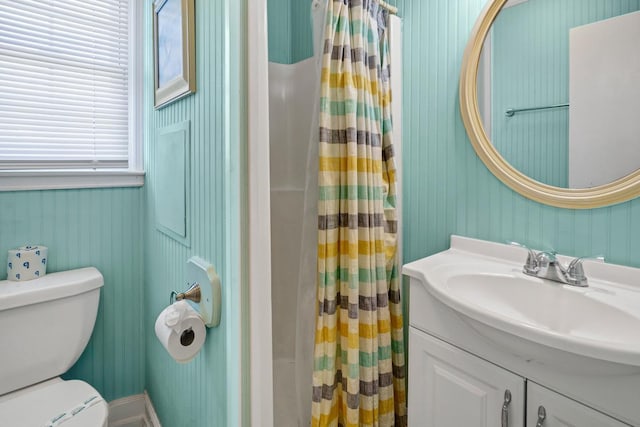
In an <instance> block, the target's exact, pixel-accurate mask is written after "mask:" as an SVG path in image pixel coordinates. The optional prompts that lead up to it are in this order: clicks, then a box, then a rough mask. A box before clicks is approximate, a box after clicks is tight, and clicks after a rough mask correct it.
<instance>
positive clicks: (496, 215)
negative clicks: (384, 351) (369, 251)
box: [398, 0, 640, 267]
mask: <svg viewBox="0 0 640 427" xmlns="http://www.w3.org/2000/svg"><path fill="white" fill-rule="evenodd" d="M398 4H399V6H400V8H401V15H402V17H403V19H404V72H403V79H404V93H403V97H404V105H403V108H404V122H403V130H404V149H403V153H402V157H403V164H404V172H403V176H404V189H403V191H404V193H403V194H404V218H403V220H404V229H405V231H406V235H405V239H404V251H405V252H404V253H405V260H406V261H411V260H415V259H418V258H421V257H424V256H428V255H431V254H434V253H436V252H439V251H442V250H444V249H447V248H448V247H449V236H450V235H451V234H459V235H463V236H469V237H474V238H480V239H485V240H490V241H496V242H503V241H505V240H515V241H519V242H521V243H524V244H527V245H530V246H532V247H534V248H546V247H551V248H555V249H556V250H557V251H559V252H560V253H565V254H570V255H589V254H596V253H602V254H604V255H605V256H606V257H607V259H608V261H610V262H613V263H618V264H625V265H631V266H636V267H638V266H640V199H636V200H633V201H631V202H627V203H623V204H619V205H615V206H611V207H605V208H600V209H593V210H585V211H577V210H570V209H557V208H553V207H549V206H546V205H542V204H539V203H536V202H532V201H529V200H527V199H525V198H523V197H521V196H519V195H518V194H516V193H514V192H513V191H511V190H510V189H509V188H507V187H506V186H505V185H504V184H502V183H501V182H500V181H498V180H497V179H496V178H495V177H494V176H493V175H491V173H490V172H489V171H488V169H487V168H486V167H485V166H484V164H482V162H481V161H480V160H479V159H478V157H477V156H476V154H475V152H474V151H473V148H472V147H471V144H470V142H469V139H468V138H467V135H466V132H465V129H464V126H463V124H462V121H461V119H460V110H459V106H458V77H459V73H460V63H461V60H462V54H463V51H464V48H465V44H466V42H467V39H468V37H469V34H470V32H471V28H472V26H473V24H474V22H475V20H476V18H477V17H478V15H479V13H480V10H481V9H482V7H483V6H484V4H485V1H484V0H459V1H455V2H452V1H449V0H432V1H428V2H425V1H424V0H399V1H398Z"/></svg>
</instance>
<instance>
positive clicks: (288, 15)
mask: <svg viewBox="0 0 640 427" xmlns="http://www.w3.org/2000/svg"><path fill="white" fill-rule="evenodd" d="M267 6H268V26H269V61H271V62H277V63H279V64H293V63H295V62H299V61H302V60H304V59H307V58H310V57H311V56H313V41H312V38H313V34H312V27H311V0H268V4H267Z"/></svg>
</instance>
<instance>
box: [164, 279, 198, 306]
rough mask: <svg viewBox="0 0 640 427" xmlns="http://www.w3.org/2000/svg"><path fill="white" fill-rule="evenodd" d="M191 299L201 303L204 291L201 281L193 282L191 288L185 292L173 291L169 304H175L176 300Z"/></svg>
mask: <svg viewBox="0 0 640 427" xmlns="http://www.w3.org/2000/svg"><path fill="white" fill-rule="evenodd" d="M185 299H186V300H189V301H193V302H196V303H200V300H201V299H202V292H200V283H194V284H192V285H191V286H190V287H189V289H187V290H186V291H184V292H176V291H171V297H170V298H169V304H173V303H174V302H176V301H182V300H185Z"/></svg>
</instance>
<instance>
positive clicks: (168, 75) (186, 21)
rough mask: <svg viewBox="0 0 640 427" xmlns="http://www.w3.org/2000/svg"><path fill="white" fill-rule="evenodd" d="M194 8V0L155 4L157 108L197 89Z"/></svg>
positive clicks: (172, 0)
mask: <svg viewBox="0 0 640 427" xmlns="http://www.w3.org/2000/svg"><path fill="white" fill-rule="evenodd" d="M194 9H195V6H194V0H155V1H154V3H153V53H154V55H153V59H154V69H155V107H156V108H161V107H164V106H166V105H168V104H170V103H171V102H173V101H175V100H178V99H180V98H182V97H185V96H187V95H189V94H191V93H194V92H195V91H196V51H195V35H196V32H195V12H194Z"/></svg>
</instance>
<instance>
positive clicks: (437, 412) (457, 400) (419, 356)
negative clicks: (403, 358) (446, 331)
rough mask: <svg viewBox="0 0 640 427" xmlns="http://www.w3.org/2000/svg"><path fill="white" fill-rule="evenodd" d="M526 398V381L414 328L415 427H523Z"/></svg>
mask: <svg viewBox="0 0 640 427" xmlns="http://www.w3.org/2000/svg"><path fill="white" fill-rule="evenodd" d="M507 390H508V391H509V393H510V395H511V400H510V402H509V403H505V392H506V391H507ZM524 393H525V381H524V379H523V378H522V377H519V376H517V375H515V374H513V373H511V372H509V371H506V370H504V369H502V368H499V367H497V366H496V365H493V364H491V363H489V362H486V361H484V360H482V359H480V358H478V357H475V356H473V355H471V354H469V353H467V352H465V351H463V350H460V349H458V348H456V347H453V346H451V345H449V344H447V343H445V342H443V341H441V340H439V339H437V338H434V337H432V336H430V335H427V334H425V333H423V332H422V331H419V330H417V329H416V328H413V327H411V328H410V330H409V395H408V399H409V401H408V404H409V407H408V411H409V412H408V413H409V426H410V427H498V426H503V425H505V426H508V427H524V426H523V423H524V396H525V394H524ZM503 407H504V408H505V415H506V418H505V419H504V421H505V423H504V424H503V419H502V417H503Z"/></svg>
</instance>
